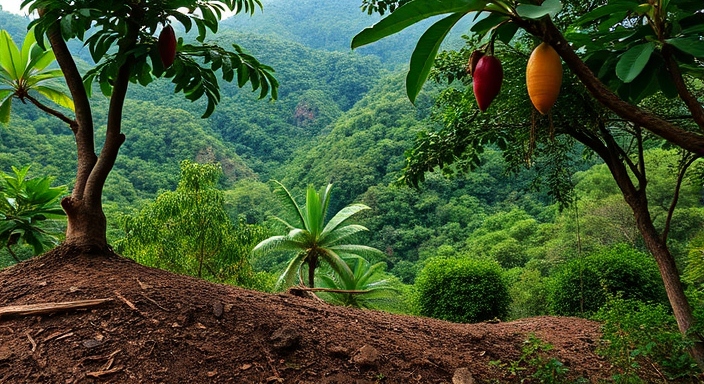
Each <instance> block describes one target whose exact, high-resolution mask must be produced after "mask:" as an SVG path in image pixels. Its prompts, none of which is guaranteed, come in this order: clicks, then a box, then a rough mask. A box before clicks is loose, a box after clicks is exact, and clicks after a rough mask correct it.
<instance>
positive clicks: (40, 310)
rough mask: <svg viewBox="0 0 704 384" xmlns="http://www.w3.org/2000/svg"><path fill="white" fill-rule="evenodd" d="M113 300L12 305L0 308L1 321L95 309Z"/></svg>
mask: <svg viewBox="0 0 704 384" xmlns="http://www.w3.org/2000/svg"><path fill="white" fill-rule="evenodd" d="M112 300H113V299H111V298H106V299H90V300H78V301H64V302H57V303H40V304H27V305H10V306H7V307H0V319H1V318H3V317H10V316H29V315H46V314H49V313H55V312H63V311H70V310H73V309H85V308H90V307H95V306H98V305H100V304H103V303H106V302H108V301H112Z"/></svg>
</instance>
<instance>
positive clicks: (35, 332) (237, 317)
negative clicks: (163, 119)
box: [0, 247, 614, 384]
mask: <svg viewBox="0 0 704 384" xmlns="http://www.w3.org/2000/svg"><path fill="white" fill-rule="evenodd" d="M103 298H105V299H110V301H107V302H105V303H102V304H100V305H97V306H94V307H91V308H87V309H73V310H53V309H52V310H50V312H52V313H48V314H40V315H36V314H35V315H19V314H14V315H9V314H7V313H6V314H5V315H3V309H4V311H5V312H7V311H8V308H9V307H16V306H20V305H29V304H42V303H45V304H46V303H56V302H73V301H79V300H87V299H103ZM0 307H2V308H3V309H0V382H2V383H65V384H70V383H102V382H109V383H466V382H471V381H470V380H468V378H469V375H468V374H467V373H469V374H471V377H472V378H473V380H475V382H520V380H521V378H526V377H528V376H530V368H531V367H530V366H527V368H529V369H528V370H527V371H521V374H520V376H512V375H511V373H510V372H509V370H508V369H507V364H508V363H510V362H511V361H516V360H518V359H519V357H520V355H521V350H522V348H523V346H524V342H525V340H526V339H527V338H528V336H529V335H530V334H531V333H533V334H535V335H536V336H537V337H538V338H539V339H541V340H542V341H544V342H546V343H549V344H552V345H553V346H554V349H553V350H552V351H550V352H549V357H554V358H556V359H558V360H560V361H561V362H562V363H563V364H564V366H565V367H567V368H568V369H569V371H568V377H569V381H573V380H576V379H577V378H579V377H583V378H586V379H587V380H588V382H592V383H594V382H598V381H601V380H604V379H609V378H610V377H611V376H612V374H613V373H614V371H613V369H612V368H611V366H610V364H609V363H608V362H607V361H606V360H604V359H603V358H601V357H599V356H598V355H597V354H596V353H595V350H596V348H597V345H598V343H599V338H600V333H599V324H598V323H596V322H593V321H589V320H585V319H579V318H566V317H547V316H545V317H535V318H528V319H521V320H516V321H511V322H499V323H495V324H492V323H480V324H454V323H450V322H445V321H440V320H434V319H428V318H421V317H412V316H403V315H394V314H388V313H384V312H377V311H369V310H358V309H351V308H344V307H337V306H331V305H328V304H326V303H323V302H320V301H318V300H314V299H307V298H301V297H297V296H293V295H290V294H266V293H261V292H256V291H251V290H246V289H242V288H237V287H232V286H227V285H219V284H212V283H209V282H206V281H202V280H199V279H195V278H193V277H188V276H181V275H176V274H173V273H169V272H165V271H161V270H157V269H153V268H148V267H145V266H141V265H139V264H136V263H134V262H132V261H130V260H127V259H124V258H122V257H119V256H116V255H103V256H96V255H84V254H78V252H76V251H75V250H72V249H69V248H66V247H59V248H57V249H56V250H54V251H52V252H50V253H48V254H46V255H44V256H42V257H39V258H35V259H32V260H29V261H26V262H23V263H20V264H18V265H15V266H13V267H10V268H7V269H5V270H2V271H0ZM10 309H11V308H10ZM498 360H500V361H501V362H502V363H505V364H504V366H503V367H501V366H499V365H497V364H496V363H494V364H491V363H490V362H492V361H494V362H496V361H498ZM524 366H525V365H524ZM463 377H464V379H463ZM463 380H465V381H463ZM524 382H527V383H529V382H531V381H530V380H525V381H524ZM533 382H535V381H533Z"/></svg>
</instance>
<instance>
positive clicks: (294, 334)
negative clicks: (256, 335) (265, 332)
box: [269, 326, 302, 352]
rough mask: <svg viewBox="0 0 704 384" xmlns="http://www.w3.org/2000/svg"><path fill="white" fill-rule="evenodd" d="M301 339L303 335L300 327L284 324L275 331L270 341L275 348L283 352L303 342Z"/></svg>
mask: <svg viewBox="0 0 704 384" xmlns="http://www.w3.org/2000/svg"><path fill="white" fill-rule="evenodd" d="M301 339H302V336H301V333H300V332H299V331H298V329H296V328H293V327H290V326H284V327H281V328H279V329H277V330H276V331H274V333H272V335H271V337H270V338H269V341H271V345H272V347H273V348H274V349H275V350H277V351H280V352H283V351H290V350H293V349H296V348H297V347H298V345H299V344H300V343H301Z"/></svg>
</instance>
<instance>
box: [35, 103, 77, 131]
mask: <svg viewBox="0 0 704 384" xmlns="http://www.w3.org/2000/svg"><path fill="white" fill-rule="evenodd" d="M24 98H25V99H27V100H29V101H30V102H31V103H32V104H34V105H36V106H37V108H39V109H41V110H42V111H44V112H46V113H48V114H50V115H52V116H55V117H57V118H59V120H61V121H63V122H64V123H66V124H68V126H69V127H70V128H71V130H72V131H73V133H74V135H75V134H76V131H77V130H78V123H77V122H76V120H73V119H71V118H70V117H68V116H66V115H64V114H63V113H61V112H59V111H57V110H55V109H53V108H51V107H49V106H47V105H45V104H43V103H42V102H40V101H39V100H37V99H35V98H34V97H32V96H30V95H25V96H24Z"/></svg>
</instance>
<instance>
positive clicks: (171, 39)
mask: <svg viewBox="0 0 704 384" xmlns="http://www.w3.org/2000/svg"><path fill="white" fill-rule="evenodd" d="M159 57H160V58H161V64H163V65H164V69H166V68H169V67H170V66H171V64H173V63H174V59H176V34H175V33H174V29H173V28H172V27H171V25H167V26H165V27H164V29H162V30H161V33H160V34H159Z"/></svg>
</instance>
